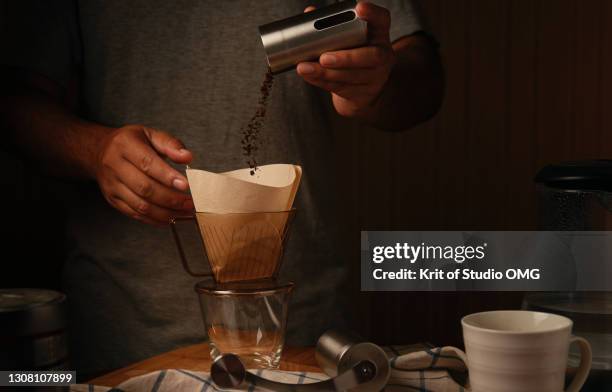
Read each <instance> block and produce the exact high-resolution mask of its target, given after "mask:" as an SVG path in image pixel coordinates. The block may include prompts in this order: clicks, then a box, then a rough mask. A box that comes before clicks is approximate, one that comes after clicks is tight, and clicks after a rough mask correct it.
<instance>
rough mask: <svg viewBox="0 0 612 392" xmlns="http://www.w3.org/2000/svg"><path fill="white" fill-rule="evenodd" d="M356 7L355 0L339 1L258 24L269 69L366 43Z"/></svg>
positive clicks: (364, 26)
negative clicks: (261, 24) (310, 10)
mask: <svg viewBox="0 0 612 392" xmlns="http://www.w3.org/2000/svg"><path fill="white" fill-rule="evenodd" d="M356 6H357V2H356V1H355V0H350V1H342V2H339V3H335V4H332V5H330V6H327V7H323V8H320V9H317V10H314V11H312V12H307V13H303V14H300V15H296V16H292V17H290V18H287V19H283V20H279V21H276V22H272V23H269V24H266V25H263V26H260V27H259V34H260V35H261V41H262V43H263V46H264V49H265V52H266V58H267V60H268V66H269V68H270V71H271V72H272V73H275V74H276V73H280V72H283V71H287V70H289V69H291V68H293V67H295V66H296V65H297V64H298V63H300V62H302V61H310V60H315V59H317V58H318V57H319V56H320V55H321V54H323V53H325V52H328V51H333V50H341V49H348V48H354V47H358V46H362V45H364V44H366V43H367V23H366V22H365V21H364V20H362V19H360V18H359V17H358V16H357V12H356V11H355V7H356Z"/></svg>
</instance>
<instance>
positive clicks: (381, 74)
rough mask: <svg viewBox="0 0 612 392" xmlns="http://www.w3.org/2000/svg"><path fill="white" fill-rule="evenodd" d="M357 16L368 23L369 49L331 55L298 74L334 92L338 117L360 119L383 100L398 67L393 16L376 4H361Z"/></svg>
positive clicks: (301, 66)
mask: <svg viewBox="0 0 612 392" xmlns="http://www.w3.org/2000/svg"><path fill="white" fill-rule="evenodd" d="M309 10H312V8H310V7H309V8H307V9H306V12H308V11H309ZM356 11H357V15H358V16H359V17H360V18H361V19H363V20H365V21H366V22H367V23H368V45H367V46H362V47H359V48H355V49H348V50H338V51H334V52H327V53H324V54H322V55H321V56H320V57H319V62H303V63H300V64H298V66H297V72H298V74H299V75H300V76H301V77H302V78H303V79H304V80H305V81H306V82H308V83H310V84H312V85H314V86H317V87H320V88H322V89H324V90H327V91H329V92H331V94H332V100H333V103H334V107H335V109H336V111H337V112H338V114H340V115H342V116H346V117H355V116H359V115H360V114H361V113H363V112H367V110H368V109H369V108H370V107H371V106H372V104H373V103H374V102H375V101H376V99H377V98H378V97H379V95H380V94H381V92H382V91H383V88H384V87H385V84H386V83H387V80H388V79H389V75H390V73H391V69H392V68H393V65H394V64H395V61H396V58H395V53H394V51H393V47H392V46H391V40H390V38H389V27H390V25H391V16H390V14H389V11H388V10H387V9H386V8H382V7H379V6H377V5H375V4H372V3H367V2H360V3H358V4H357V8H356Z"/></svg>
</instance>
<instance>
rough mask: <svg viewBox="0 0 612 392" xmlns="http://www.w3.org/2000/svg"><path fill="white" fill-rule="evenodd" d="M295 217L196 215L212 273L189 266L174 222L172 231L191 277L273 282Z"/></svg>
mask: <svg viewBox="0 0 612 392" xmlns="http://www.w3.org/2000/svg"><path fill="white" fill-rule="evenodd" d="M294 216H295V210H289V211H279V212H251V213H225V214H223V213H222V214H217V213H208V212H197V213H196V214H195V220H196V223H197V228H198V231H199V233H200V236H201V238H202V243H203V245H204V249H205V255H206V258H207V260H208V264H209V266H210V272H208V271H206V272H198V271H196V270H194V269H193V268H192V267H191V266H190V264H189V262H188V260H187V257H186V255H185V252H184V250H183V245H182V243H181V240H180V237H179V235H178V232H177V230H176V227H175V226H176V225H175V224H174V223H175V222H173V225H172V229H173V233H174V238H175V240H176V243H177V246H178V249H179V255H180V258H181V261H182V263H183V266H184V267H185V270H186V271H187V272H188V273H189V274H190V275H192V276H196V277H202V276H211V275H212V276H213V278H214V280H215V282H217V283H230V282H240V281H250V280H261V279H273V278H276V276H277V274H278V271H279V269H280V265H281V261H282V256H283V250H284V246H285V241H286V239H287V234H288V231H289V227H290V225H291V222H292V221H293V217H294ZM183 219H184V218H183ZM187 219H191V218H187Z"/></svg>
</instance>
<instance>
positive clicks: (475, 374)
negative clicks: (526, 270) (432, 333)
mask: <svg viewBox="0 0 612 392" xmlns="http://www.w3.org/2000/svg"><path fill="white" fill-rule="evenodd" d="M461 324H462V326H463V340H464V343H465V351H466V353H464V352H463V351H461V350H459V349H457V353H458V354H459V356H461V359H462V360H463V361H464V362H465V363H466V365H467V367H468V370H469V374H470V384H471V391H472V392H562V391H563V387H564V382H565V372H566V369H567V357H568V351H569V346H570V344H572V343H577V344H578V345H579V347H580V351H581V359H580V366H579V367H578V370H577V372H576V375H575V377H574V379H573V380H572V382H571V384H570V385H569V387H568V388H567V389H566V391H567V392H578V391H579V390H580V388H581V387H582V385H583V384H584V382H585V381H586V379H587V377H588V375H589V371H590V369H591V346H590V345H589V343H588V342H587V341H586V340H585V339H583V338H580V337H576V336H572V334H571V331H572V324H573V323H572V320H570V319H568V318H567V317H563V316H559V315H556V314H549V313H540V312H531V311H524V310H517V311H514V310H501V311H493V312H483V313H474V314H470V315H468V316H465V317H464V318H463V319H462V320H461Z"/></svg>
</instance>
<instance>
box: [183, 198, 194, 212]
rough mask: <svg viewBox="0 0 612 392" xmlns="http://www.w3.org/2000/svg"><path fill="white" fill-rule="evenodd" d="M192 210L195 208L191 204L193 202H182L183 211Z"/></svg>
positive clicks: (189, 200)
mask: <svg viewBox="0 0 612 392" xmlns="http://www.w3.org/2000/svg"><path fill="white" fill-rule="evenodd" d="M194 208H195V205H194V204H193V200H191V199H187V200H185V201H184V202H183V209H184V210H193V209H194Z"/></svg>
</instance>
